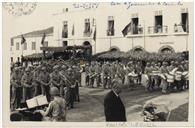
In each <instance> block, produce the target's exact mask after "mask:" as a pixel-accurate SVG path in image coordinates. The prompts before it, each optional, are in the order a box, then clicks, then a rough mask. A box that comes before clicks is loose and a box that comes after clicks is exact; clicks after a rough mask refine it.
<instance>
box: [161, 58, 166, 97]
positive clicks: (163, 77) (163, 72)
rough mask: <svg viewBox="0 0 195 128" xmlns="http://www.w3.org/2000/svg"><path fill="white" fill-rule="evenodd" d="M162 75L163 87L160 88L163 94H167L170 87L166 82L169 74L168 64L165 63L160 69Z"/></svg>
mask: <svg viewBox="0 0 195 128" xmlns="http://www.w3.org/2000/svg"><path fill="white" fill-rule="evenodd" d="M160 73H161V76H162V77H161V85H160V87H161V88H162V93H164V94H165V93H167V86H168V82H167V81H166V77H165V74H166V73H168V70H167V63H166V62H163V63H162V66H161V67H160Z"/></svg>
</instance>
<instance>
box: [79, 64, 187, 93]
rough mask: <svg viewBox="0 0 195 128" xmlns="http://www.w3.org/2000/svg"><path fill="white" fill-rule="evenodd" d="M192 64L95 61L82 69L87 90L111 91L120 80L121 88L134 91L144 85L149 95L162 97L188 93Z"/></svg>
mask: <svg viewBox="0 0 195 128" xmlns="http://www.w3.org/2000/svg"><path fill="white" fill-rule="evenodd" d="M188 71H189V64H188V61H187V60H183V61H170V62H166V61H164V62H146V63H145V65H144V63H143V62H142V61H129V62H128V63H121V62H117V61H115V62H104V63H100V62H97V61H93V62H91V63H90V64H89V63H87V64H86V65H83V72H85V73H86V75H85V76H86V85H87V86H88V87H92V88H94V87H103V88H105V89H106V88H108V89H110V88H112V81H113V80H114V79H120V80H121V81H122V85H125V86H127V87H129V88H130V89H134V87H135V86H136V85H143V86H144V87H145V88H146V90H147V91H154V90H159V89H161V90H162V93H168V92H171V91H182V90H185V89H188V86H189V85H188V84H189V80H188Z"/></svg>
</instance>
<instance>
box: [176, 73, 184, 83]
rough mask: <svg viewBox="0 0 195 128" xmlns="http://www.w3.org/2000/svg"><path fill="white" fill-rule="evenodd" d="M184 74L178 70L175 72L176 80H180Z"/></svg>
mask: <svg viewBox="0 0 195 128" xmlns="http://www.w3.org/2000/svg"><path fill="white" fill-rule="evenodd" d="M181 76H182V72H176V73H175V80H177V81H180V80H181Z"/></svg>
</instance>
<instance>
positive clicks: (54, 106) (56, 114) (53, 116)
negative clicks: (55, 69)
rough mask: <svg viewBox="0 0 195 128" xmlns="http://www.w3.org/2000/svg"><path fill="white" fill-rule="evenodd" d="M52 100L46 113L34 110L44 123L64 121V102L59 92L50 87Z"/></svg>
mask: <svg viewBox="0 0 195 128" xmlns="http://www.w3.org/2000/svg"><path fill="white" fill-rule="evenodd" d="M50 94H51V97H53V100H52V101H51V102H50V103H49V106H48V108H47V109H46V111H44V110H36V111H35V112H40V113H41V115H42V116H43V120H46V121H54V122H55V121H66V102H65V100H64V99H63V98H61V97H60V92H59V90H58V88H57V87H52V88H51V90H50Z"/></svg>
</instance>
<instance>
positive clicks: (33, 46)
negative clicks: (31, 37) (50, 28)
mask: <svg viewBox="0 0 195 128" xmlns="http://www.w3.org/2000/svg"><path fill="white" fill-rule="evenodd" d="M32 50H36V42H32Z"/></svg>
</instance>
